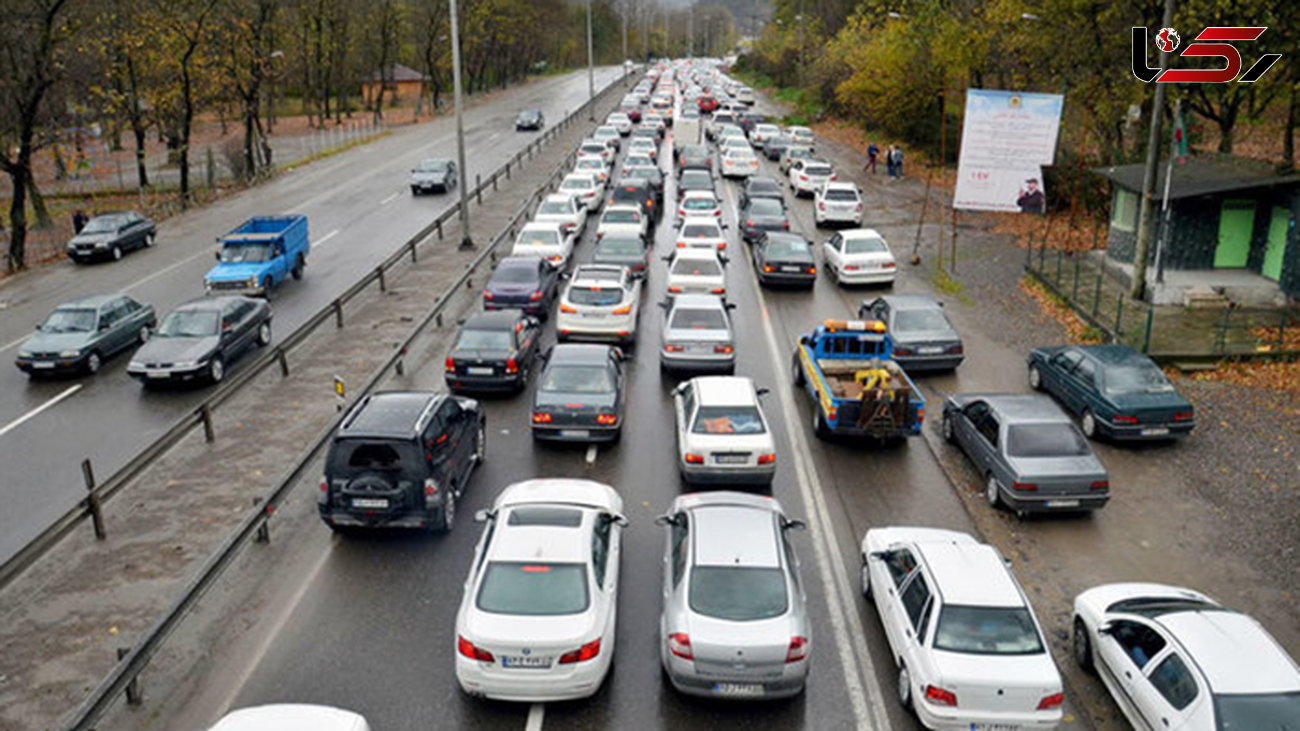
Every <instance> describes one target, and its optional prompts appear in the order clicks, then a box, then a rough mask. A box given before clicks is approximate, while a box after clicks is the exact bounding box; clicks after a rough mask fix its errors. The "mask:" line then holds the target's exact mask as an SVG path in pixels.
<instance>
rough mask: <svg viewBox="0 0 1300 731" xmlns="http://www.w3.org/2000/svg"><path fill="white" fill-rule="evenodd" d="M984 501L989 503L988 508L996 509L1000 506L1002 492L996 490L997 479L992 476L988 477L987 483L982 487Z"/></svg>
mask: <svg viewBox="0 0 1300 731" xmlns="http://www.w3.org/2000/svg"><path fill="white" fill-rule="evenodd" d="M984 499H986V500H988V501H989V507H993V508H996V507H997V506H999V505H1001V504H1002V492H1001V490H1000V489H999V488H998V478H996V477H994V476H993V475H992V474H990V475H989V479H988V482H987V483H985V485H984Z"/></svg>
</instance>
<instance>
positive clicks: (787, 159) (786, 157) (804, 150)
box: [779, 145, 813, 175]
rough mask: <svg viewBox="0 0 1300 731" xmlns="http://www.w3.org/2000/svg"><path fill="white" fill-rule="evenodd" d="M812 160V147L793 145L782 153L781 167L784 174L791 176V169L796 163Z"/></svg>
mask: <svg viewBox="0 0 1300 731" xmlns="http://www.w3.org/2000/svg"><path fill="white" fill-rule="evenodd" d="M811 159H813V151H812V148H811V147H804V146H802V145H792V146H790V147H787V148H786V149H785V152H782V153H781V162H780V165H779V167H780V168H781V172H782V173H785V174H786V175H789V174H790V167H791V166H792V165H794V164H795V163H796V162H798V161H799V160H811Z"/></svg>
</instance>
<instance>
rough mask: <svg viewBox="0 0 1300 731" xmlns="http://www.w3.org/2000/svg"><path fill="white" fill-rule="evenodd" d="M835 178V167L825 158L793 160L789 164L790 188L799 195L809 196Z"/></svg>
mask: <svg viewBox="0 0 1300 731" xmlns="http://www.w3.org/2000/svg"><path fill="white" fill-rule="evenodd" d="M835 179H836V175H835V169H834V168H832V167H831V164H830V163H828V162H826V161H825V160H795V161H794V163H793V164H791V165H790V190H792V191H794V194H795V195H796V196H799V197H804V196H808V197H811V196H812V195H813V194H815V193H816V192H817V190H818V189H819V188H821V187H822V186H823V185H825V184H826V183H828V182H830V181H832V180H835Z"/></svg>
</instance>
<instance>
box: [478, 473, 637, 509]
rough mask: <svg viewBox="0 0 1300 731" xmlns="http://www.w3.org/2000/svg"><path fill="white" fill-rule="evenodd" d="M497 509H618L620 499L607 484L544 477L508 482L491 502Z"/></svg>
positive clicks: (621, 501)
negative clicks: (512, 507)
mask: <svg viewBox="0 0 1300 731" xmlns="http://www.w3.org/2000/svg"><path fill="white" fill-rule="evenodd" d="M492 504H493V506H494V507H497V508H503V507H508V506H512V505H536V504H545V505H578V506H583V507H590V508H597V509H601V510H606V509H608V510H612V511H616V512H618V511H621V510H622V509H623V500H622V498H620V497H619V495H618V493H617V492H616V491H615V490H614V488H612V487H610V486H609V485H606V484H603V483H600V482H595V481H594V480H583V479H577V478H571V477H546V478H535V479H531V480H523V481H521V482H516V483H513V484H511V485H508V486H507V487H506V488H505V489H504V490H502V491H501V492H500V493H499V494H498V495H497V498H496V500H494V501H493V503H492Z"/></svg>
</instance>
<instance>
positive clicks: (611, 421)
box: [596, 414, 618, 426]
mask: <svg viewBox="0 0 1300 731" xmlns="http://www.w3.org/2000/svg"><path fill="white" fill-rule="evenodd" d="M596 423H597V424H600V425H601V426H613V425H615V424H617V423H618V414H597V415H596Z"/></svg>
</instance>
